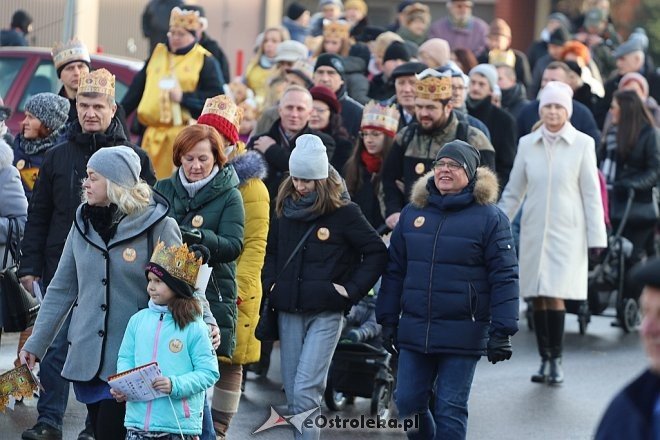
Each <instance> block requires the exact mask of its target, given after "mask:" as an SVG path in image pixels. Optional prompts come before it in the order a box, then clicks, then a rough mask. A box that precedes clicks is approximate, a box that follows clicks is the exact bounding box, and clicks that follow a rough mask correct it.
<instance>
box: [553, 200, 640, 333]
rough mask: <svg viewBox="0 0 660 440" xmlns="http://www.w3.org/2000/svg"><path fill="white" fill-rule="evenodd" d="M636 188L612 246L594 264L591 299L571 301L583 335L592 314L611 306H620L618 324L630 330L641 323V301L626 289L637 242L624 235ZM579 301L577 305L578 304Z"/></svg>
mask: <svg viewBox="0 0 660 440" xmlns="http://www.w3.org/2000/svg"><path fill="white" fill-rule="evenodd" d="M634 197H635V191H634V190H630V192H629V194H628V200H627V202H626V207H625V209H624V212H623V216H622V218H621V223H620V224H619V227H618V228H617V230H616V231H615V232H614V234H613V235H611V236H610V237H609V238H608V247H607V250H606V251H605V253H604V254H603V256H602V258H601V259H600V261H597V262H594V263H592V264H590V267H589V285H588V296H587V301H586V302H584V301H572V302H571V303H569V302H568V301H567V304H566V306H567V307H566V308H567V311H569V312H571V313H576V314H577V315H578V323H579V325H580V334H584V333H585V332H586V329H587V325H588V324H589V322H590V321H591V315H603V312H604V311H605V310H606V309H607V308H608V307H609V306H610V305H614V306H615V308H616V323H615V325H617V326H618V327H621V329H622V330H623V331H624V332H626V333H629V332H630V331H632V330H634V329H635V328H636V327H637V326H638V325H639V305H638V300H639V298H636V297H634V296H631V295H630V294H629V292H626V288H625V284H626V265H627V264H626V263H627V261H628V260H629V258H630V256H631V255H632V251H633V245H632V243H631V242H630V240H628V239H627V238H625V237H623V236H622V235H621V234H622V232H623V229H624V228H625V226H626V223H627V220H628V216H629V214H630V209H631V207H632V203H633V199H634ZM576 303H577V304H576Z"/></svg>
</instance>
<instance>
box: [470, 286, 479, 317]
mask: <svg viewBox="0 0 660 440" xmlns="http://www.w3.org/2000/svg"><path fill="white" fill-rule="evenodd" d="M472 292H476V290H475V289H474V286H473V285H472V281H468V298H469V301H470V315H471V316H472V322H476V320H475V319H474V313H475V311H476V309H477V295H475V296H474V307H472Z"/></svg>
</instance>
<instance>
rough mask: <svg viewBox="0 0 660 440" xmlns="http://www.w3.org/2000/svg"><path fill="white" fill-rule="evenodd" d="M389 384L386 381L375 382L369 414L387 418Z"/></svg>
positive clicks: (389, 394) (388, 411) (389, 393)
mask: <svg viewBox="0 0 660 440" xmlns="http://www.w3.org/2000/svg"><path fill="white" fill-rule="evenodd" d="M391 394H392V393H391V388H390V384H388V383H387V382H377V383H376V387H375V388H374V393H373V395H372V396H371V415H372V416H379V417H380V418H381V419H387V418H388V417H389V415H390V397H391Z"/></svg>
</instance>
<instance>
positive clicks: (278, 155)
mask: <svg viewBox="0 0 660 440" xmlns="http://www.w3.org/2000/svg"><path fill="white" fill-rule="evenodd" d="M278 113H279V116H280V117H279V119H277V120H276V121H275V122H274V123H273V125H272V126H271V128H270V130H268V131H267V132H266V133H261V134H258V135H256V136H254V137H253V138H252V139H250V142H249V143H248V145H247V148H251V149H254V150H257V151H258V152H260V153H261V154H263V155H264V158H265V159H266V162H267V163H268V176H267V177H266V178H265V179H264V183H265V184H266V187H267V188H268V194H269V196H270V200H271V210H272V209H274V208H275V204H274V203H272V202H273V201H274V200H275V198H276V197H277V190H278V188H279V186H280V183H282V180H284V178H285V177H286V173H288V171H289V156H290V155H291V151H293V149H294V148H295V145H296V139H297V138H298V137H299V136H300V135H303V134H315V135H316V136H318V137H320V138H321V140H322V141H323V144H324V145H325V147H326V150H327V153H328V160H332V155H333V154H334V151H335V141H334V140H333V139H332V138H331V137H330V136H328V135H326V134H323V133H321V132H318V131H316V130H313V129H311V128H309V124H308V122H309V116H310V115H311V113H312V95H311V93H310V92H309V90H307V89H305V88H304V87H301V86H296V85H293V86H289V87H288V88H287V89H286V90H285V91H284V94H283V95H282V98H280V103H279V106H278Z"/></svg>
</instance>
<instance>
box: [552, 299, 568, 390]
mask: <svg viewBox="0 0 660 440" xmlns="http://www.w3.org/2000/svg"><path fill="white" fill-rule="evenodd" d="M565 318H566V310H548V335H549V337H550V372H549V375H548V383H549V384H551V385H552V384H560V383H562V382H563V381H564V370H563V368H562V366H561V355H562V351H563V349H564V320H565Z"/></svg>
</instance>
